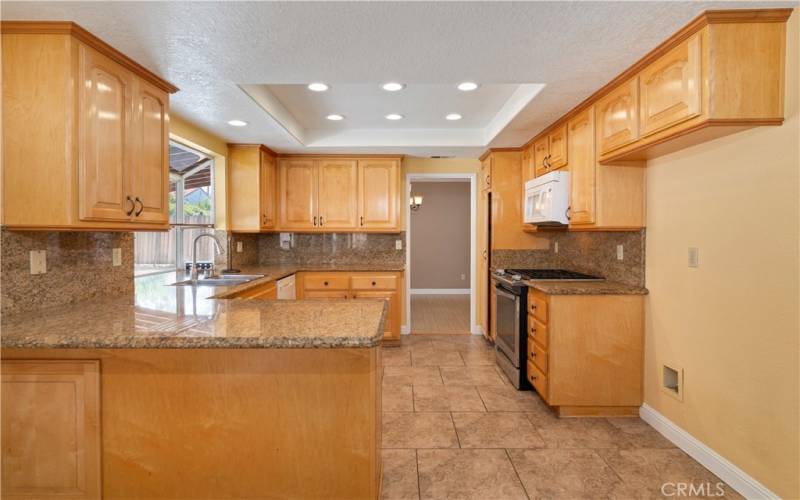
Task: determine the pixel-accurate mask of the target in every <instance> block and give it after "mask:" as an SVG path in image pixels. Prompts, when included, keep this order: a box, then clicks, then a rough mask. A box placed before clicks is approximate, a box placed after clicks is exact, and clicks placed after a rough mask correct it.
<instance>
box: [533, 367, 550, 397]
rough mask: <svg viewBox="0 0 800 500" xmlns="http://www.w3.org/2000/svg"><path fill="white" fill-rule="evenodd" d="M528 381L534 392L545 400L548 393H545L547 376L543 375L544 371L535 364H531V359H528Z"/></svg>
mask: <svg viewBox="0 0 800 500" xmlns="http://www.w3.org/2000/svg"><path fill="white" fill-rule="evenodd" d="M528 382H530V383H531V384H532V385H533V387H534V389H536V392H538V393H539V395H540V396H541V397H542V399H544V400H545V401H547V399H548V394H547V377H545V375H544V373H542V371H541V370H539V369H538V368H537V367H536V365H534V364H533V362H532V361H530V360H528Z"/></svg>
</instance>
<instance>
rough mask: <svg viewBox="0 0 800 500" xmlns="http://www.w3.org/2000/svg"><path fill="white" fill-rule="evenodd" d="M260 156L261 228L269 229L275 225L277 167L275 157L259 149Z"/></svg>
mask: <svg viewBox="0 0 800 500" xmlns="http://www.w3.org/2000/svg"><path fill="white" fill-rule="evenodd" d="M260 157H261V172H260V175H261V180H260V182H261V190H260V196H261V228H262V229H269V228H273V227H275V222H276V217H275V194H276V192H277V190H276V180H277V172H276V170H277V167H276V166H275V158H274V157H273V156H272V155H270V154H269V153H267V152H266V151H263V150H262V151H260Z"/></svg>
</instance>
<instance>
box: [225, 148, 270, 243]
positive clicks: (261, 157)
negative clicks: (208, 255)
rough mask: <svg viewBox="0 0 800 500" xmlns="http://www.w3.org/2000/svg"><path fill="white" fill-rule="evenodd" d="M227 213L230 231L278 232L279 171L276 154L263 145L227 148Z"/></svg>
mask: <svg viewBox="0 0 800 500" xmlns="http://www.w3.org/2000/svg"><path fill="white" fill-rule="evenodd" d="M228 169H229V176H230V177H229V179H230V186H229V188H228V194H229V196H228V210H229V212H230V227H231V230H233V231H237V232H259V231H262V230H270V229H274V228H275V224H276V217H275V205H276V203H275V198H276V195H277V182H276V180H277V167H276V165H275V153H273V152H272V151H271V150H270V149H269V148H267V147H266V146H263V145H260V144H228Z"/></svg>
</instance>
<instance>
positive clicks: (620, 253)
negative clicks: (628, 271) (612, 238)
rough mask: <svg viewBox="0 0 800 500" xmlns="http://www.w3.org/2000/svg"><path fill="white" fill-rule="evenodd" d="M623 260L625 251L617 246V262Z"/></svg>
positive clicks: (620, 246)
mask: <svg viewBox="0 0 800 500" xmlns="http://www.w3.org/2000/svg"><path fill="white" fill-rule="evenodd" d="M624 258H625V249H624V248H623V247H622V245H617V260H622V259H624Z"/></svg>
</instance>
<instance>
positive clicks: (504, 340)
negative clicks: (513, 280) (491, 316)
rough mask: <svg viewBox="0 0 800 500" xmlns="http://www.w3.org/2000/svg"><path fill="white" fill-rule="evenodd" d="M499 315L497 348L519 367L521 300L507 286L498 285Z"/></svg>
mask: <svg viewBox="0 0 800 500" xmlns="http://www.w3.org/2000/svg"><path fill="white" fill-rule="evenodd" d="M495 297H496V301H497V302H496V304H495V307H496V308H497V313H496V314H497V316H496V318H495V328H496V334H497V336H496V337H495V344H496V345H497V348H498V349H500V350H501V351H503V353H504V354H505V355H506V356H508V359H509V360H510V361H511V362H512V363H513V364H514V367H515V368H519V364H520V362H519V360H520V352H519V350H520V335H521V334H522V332H521V325H520V323H519V318H520V307H521V304H520V302H521V300H520V296H518V295H514V294H513V293H511V292H509V291H508V290H506V289H505V288H503V287H501V286H497V287H496V290H495Z"/></svg>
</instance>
